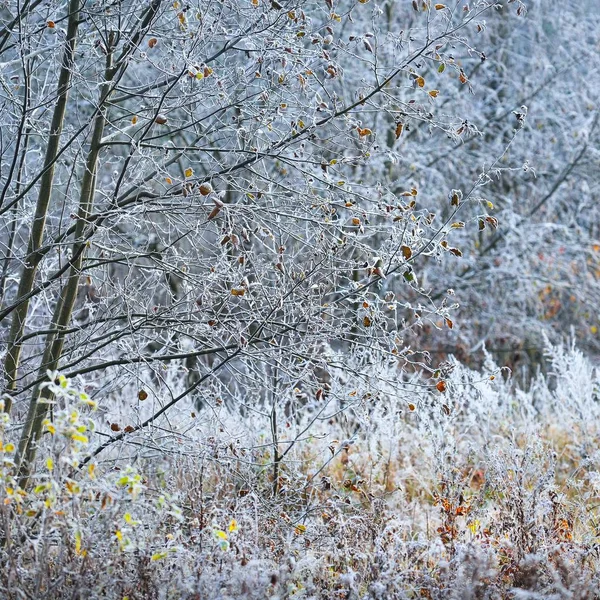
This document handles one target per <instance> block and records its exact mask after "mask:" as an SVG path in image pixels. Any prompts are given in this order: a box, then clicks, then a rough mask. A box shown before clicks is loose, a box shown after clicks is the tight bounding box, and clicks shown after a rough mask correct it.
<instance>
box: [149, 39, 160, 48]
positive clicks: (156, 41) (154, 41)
mask: <svg viewBox="0 0 600 600" xmlns="http://www.w3.org/2000/svg"><path fill="white" fill-rule="evenodd" d="M156 44H158V40H157V39H156V38H154V37H153V38H150V39H149V40H148V47H149V48H154V46H156Z"/></svg>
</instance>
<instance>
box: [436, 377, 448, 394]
mask: <svg viewBox="0 0 600 600" xmlns="http://www.w3.org/2000/svg"><path fill="white" fill-rule="evenodd" d="M435 387H436V389H437V391H438V392H440V393H442V394H443V393H444V392H445V391H446V382H445V381H444V380H443V379H440V380H439V381H438V382H437V383H436V384H435Z"/></svg>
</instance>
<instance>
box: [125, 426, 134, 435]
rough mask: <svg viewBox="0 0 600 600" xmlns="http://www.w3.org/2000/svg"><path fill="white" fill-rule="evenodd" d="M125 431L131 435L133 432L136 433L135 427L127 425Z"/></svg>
mask: <svg viewBox="0 0 600 600" xmlns="http://www.w3.org/2000/svg"><path fill="white" fill-rule="evenodd" d="M123 431H124V432H125V433H131V432H132V431H135V427H132V426H131V425H127V427H125V429H123Z"/></svg>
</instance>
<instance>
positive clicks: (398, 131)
mask: <svg viewBox="0 0 600 600" xmlns="http://www.w3.org/2000/svg"><path fill="white" fill-rule="evenodd" d="M403 129H404V123H398V124H397V125H396V139H398V138H399V137H400V136H401V135H402V130H403Z"/></svg>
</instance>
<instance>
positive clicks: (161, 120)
mask: <svg viewBox="0 0 600 600" xmlns="http://www.w3.org/2000/svg"><path fill="white" fill-rule="evenodd" d="M154 122H155V123H158V124H159V125H164V124H165V123H166V122H167V117H165V115H156V118H155V119H154Z"/></svg>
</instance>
